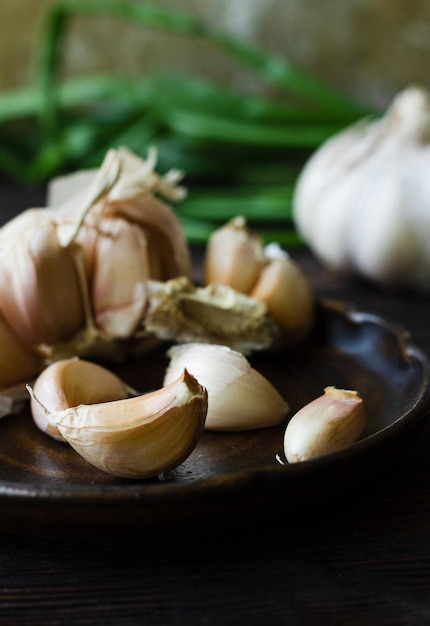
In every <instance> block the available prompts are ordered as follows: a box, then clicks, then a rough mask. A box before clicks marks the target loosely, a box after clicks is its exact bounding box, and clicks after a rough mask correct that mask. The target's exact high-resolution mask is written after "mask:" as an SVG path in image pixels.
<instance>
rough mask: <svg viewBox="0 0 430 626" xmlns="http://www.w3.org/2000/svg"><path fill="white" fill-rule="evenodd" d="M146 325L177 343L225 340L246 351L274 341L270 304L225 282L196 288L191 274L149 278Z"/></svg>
mask: <svg viewBox="0 0 430 626" xmlns="http://www.w3.org/2000/svg"><path fill="white" fill-rule="evenodd" d="M148 289H149V305H148V309H147V311H146V313H145V317H144V325H145V329H146V330H148V331H150V332H152V333H154V335H156V336H157V337H159V338H161V339H163V340H173V341H175V342H177V343H196V342H204V343H212V344H223V345H226V346H229V347H230V348H233V349H236V350H239V351H240V352H243V353H244V354H247V353H248V352H252V351H253V350H261V349H263V348H267V347H269V346H271V345H272V344H273V342H274V340H275V338H276V328H275V326H274V324H273V322H272V320H271V319H270V318H269V316H268V315H267V307H266V305H265V304H264V303H263V302H260V301H259V300H256V299H255V298H249V297H248V296H245V295H244V294H241V293H240V292H238V291H236V290H235V289H231V288H230V287H227V286H226V285H208V286H207V287H196V286H195V285H193V284H192V283H191V282H190V281H189V280H188V279H187V278H185V277H180V278H174V279H172V280H169V281H166V282H164V283H161V282H158V281H152V280H151V281H149V283H148Z"/></svg>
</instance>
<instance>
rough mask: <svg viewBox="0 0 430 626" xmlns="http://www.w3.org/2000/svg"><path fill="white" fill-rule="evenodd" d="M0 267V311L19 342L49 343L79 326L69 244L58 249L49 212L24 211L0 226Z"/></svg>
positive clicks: (81, 314)
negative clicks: (67, 246)
mask: <svg viewBox="0 0 430 626" xmlns="http://www.w3.org/2000/svg"><path fill="white" fill-rule="evenodd" d="M0 265H1V268H2V269H1V272H0V302H1V309H2V312H3V315H4V317H5V319H6V320H7V322H8V324H9V325H10V327H11V328H12V329H13V331H14V332H15V334H16V335H17V336H18V337H19V338H20V340H21V341H22V342H24V343H26V344H28V345H37V344H40V343H53V342H55V341H58V340H60V339H66V338H68V337H70V336H72V335H73V334H74V333H75V332H76V331H77V330H78V329H79V327H80V326H82V324H83V323H84V306H83V301H82V295H81V286H80V280H79V273H78V270H77V268H76V264H75V258H74V250H73V246H72V247H69V248H63V247H62V245H61V243H60V241H59V239H58V236H57V229H56V223H55V220H54V217H53V215H52V213H51V212H50V211H45V210H44V209H32V210H31V209H30V210H28V211H25V212H24V213H22V214H20V215H19V216H18V217H17V218H15V220H12V221H11V222H9V223H8V224H6V225H5V226H4V227H3V228H2V229H1V230H0Z"/></svg>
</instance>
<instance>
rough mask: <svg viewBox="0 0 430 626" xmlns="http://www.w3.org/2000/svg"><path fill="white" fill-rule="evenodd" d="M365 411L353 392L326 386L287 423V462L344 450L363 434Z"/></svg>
mask: <svg viewBox="0 0 430 626" xmlns="http://www.w3.org/2000/svg"><path fill="white" fill-rule="evenodd" d="M365 424H366V411H365V408H364V404H363V400H362V398H361V397H360V395H359V394H358V392H357V391H353V390H346V389H336V388H335V387H327V388H326V389H325V390H324V395H322V396H320V397H319V398H316V399H315V400H313V401H312V402H310V403H309V404H307V405H306V406H304V407H303V408H302V409H300V411H298V412H297V413H296V414H295V415H294V416H293V417H292V418H291V420H290V421H289V423H288V425H287V428H286V430H285V435H284V452H285V456H286V458H287V460H288V462H289V463H297V462H299V461H306V460H308V459H312V458H315V457H319V456H322V455H325V454H330V453H332V452H337V451H338V450H342V449H343V448H346V447H348V446H349V445H351V444H352V443H354V442H355V441H357V439H359V437H360V435H361V434H362V432H363V429H364V427H365Z"/></svg>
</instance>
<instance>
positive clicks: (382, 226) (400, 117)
mask: <svg viewBox="0 0 430 626" xmlns="http://www.w3.org/2000/svg"><path fill="white" fill-rule="evenodd" d="M429 122H430V94H429V93H428V92H427V91H425V90H424V89H422V88H419V87H410V88H408V89H406V90H405V91H403V92H401V93H400V94H398V95H397V97H396V98H395V99H394V101H393V103H392V105H391V106H390V107H389V109H388V111H387V112H386V114H385V115H384V116H383V117H382V118H381V119H379V120H376V121H374V120H373V121H371V120H370V121H369V120H363V121H361V122H359V123H358V124H355V125H353V126H352V127H350V128H348V129H346V130H345V131H342V132H340V133H339V134H337V135H336V136H334V137H333V138H331V139H330V140H328V141H327V142H326V143H325V144H323V145H322V146H321V148H319V149H318V150H317V151H316V153H315V154H314V155H313V156H312V157H311V158H310V160H309V161H308V163H307V164H306V165H305V167H304V169H303V171H302V172H301V175H300V176H299V179H298V182H297V187H296V191H295V196H294V201H293V213H294V219H295V223H296V226H297V229H298V231H299V232H300V233H301V234H302V236H303V237H304V239H305V240H306V242H307V243H308V245H309V247H310V248H311V250H312V251H313V252H314V253H315V255H316V256H317V257H319V259H320V260H322V261H323V262H324V263H325V264H327V265H328V266H329V267H331V268H334V269H335V270H341V271H355V272H357V273H359V274H361V275H362V276H364V277H366V278H367V279H370V280H372V281H375V282H377V283H380V284H384V285H388V286H401V287H412V288H415V289H418V290H426V291H429V290H430V247H429V245H428V238H429V235H430V177H429V176H428V170H429V168H430V127H429Z"/></svg>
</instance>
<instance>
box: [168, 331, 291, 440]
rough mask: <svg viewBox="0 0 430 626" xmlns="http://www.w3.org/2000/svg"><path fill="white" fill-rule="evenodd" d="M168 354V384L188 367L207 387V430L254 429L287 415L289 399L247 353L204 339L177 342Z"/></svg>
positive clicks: (263, 426)
mask: <svg viewBox="0 0 430 626" xmlns="http://www.w3.org/2000/svg"><path fill="white" fill-rule="evenodd" d="M168 354H169V357H170V364H169V366H168V368H167V370H166V374H165V378H164V384H165V385H168V384H170V383H171V381H172V380H175V379H176V378H177V376H178V374H179V372H181V370H182V369H183V368H186V369H187V371H189V372H190V373H191V374H193V375H194V376H195V377H196V378H197V379H198V380H199V381H200V383H201V384H202V385H204V387H205V388H206V389H207V392H208V414H207V417H206V425H205V428H206V430H224V431H240V430H253V429H256V428H265V427H268V426H274V425H276V424H280V423H281V422H282V421H283V420H284V419H285V416H286V415H287V413H288V411H289V408H288V404H287V402H286V401H285V399H284V398H283V397H282V396H281V394H280V393H279V392H278V391H277V390H276V389H275V388H274V387H273V385H272V384H271V383H270V382H269V381H268V380H267V379H266V378H265V377H264V376H262V375H261V374H260V373H259V372H257V370H255V369H253V368H252V367H251V365H250V364H249V362H248V361H247V359H246V358H245V357H244V355H243V354H241V353H239V352H237V351H235V350H231V349H230V348H228V347H226V346H220V345H209V344H201V343H192V344H184V345H182V346H174V347H172V348H171V349H170V350H169V353H168Z"/></svg>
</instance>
